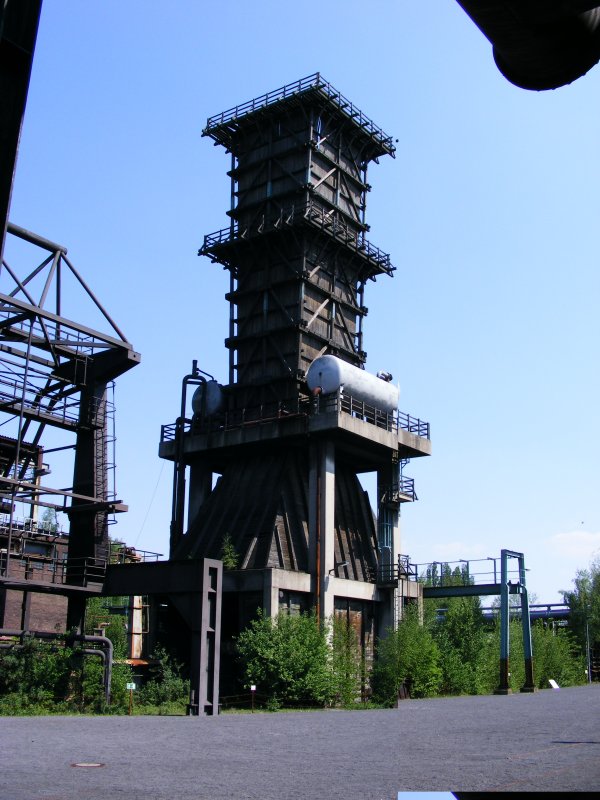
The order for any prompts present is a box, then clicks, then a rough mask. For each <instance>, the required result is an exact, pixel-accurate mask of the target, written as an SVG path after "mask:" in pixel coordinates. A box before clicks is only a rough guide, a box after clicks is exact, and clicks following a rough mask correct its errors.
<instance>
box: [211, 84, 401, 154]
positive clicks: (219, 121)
mask: <svg viewBox="0 0 600 800" xmlns="http://www.w3.org/2000/svg"><path fill="white" fill-rule="evenodd" d="M314 90H316V91H318V92H320V93H321V94H323V95H325V96H326V97H327V98H328V99H329V100H331V101H332V103H334V104H335V105H336V106H337V107H338V109H339V110H340V111H341V112H342V113H343V114H344V115H345V116H346V117H348V118H349V119H352V120H354V122H356V124H357V125H360V126H361V127H362V128H363V129H364V130H365V131H366V132H367V133H368V134H369V136H371V137H372V138H373V139H375V141H376V142H378V143H379V144H380V145H381V147H382V148H383V150H384V151H385V152H387V153H389V154H390V155H392V156H393V155H394V154H395V152H396V148H395V146H394V140H393V137H392V136H388V134H387V133H385V132H384V131H383V130H382V129H381V128H380V127H379V126H378V125H375V123H374V122H373V121H372V120H371V119H369V117H367V116H366V114H363V112H362V111H361V110H360V109H358V108H357V107H356V106H355V105H354V103H352V102H351V101H350V100H348V99H347V98H346V97H344V95H343V94H342V93H341V92H338V90H337V89H336V88H335V87H333V86H332V85H331V84H330V83H329V82H328V81H326V80H324V79H323V78H322V77H321V74H320V73H319V72H315V73H313V74H312V75H307V76H306V77H305V78H300V79H299V80H297V81H294V82H293V83H288V84H286V85H285V86H281V87H280V88H279V89H274V90H273V91H272V92H267V93H266V94H261V95H259V96H258V97H255V98H254V99H252V100H248V101H246V102H245V103H240V104H239V105H237V106H234V107H233V108H229V109H227V111H222V112H221V113H220V114H214V115H213V116H212V117H209V118H208V120H207V122H206V127H205V128H204V130H203V131H202V135H203V136H211V135H212V134H211V132H212V131H214V130H215V129H216V128H219V127H220V126H222V125H227V124H229V123H231V122H234V121H237V120H238V119H240V118H241V117H245V116H247V115H248V114H252V113H254V112H255V111H259V110H260V109H263V108H267V107H268V106H270V105H273V103H278V102H279V101H280V100H286V99H287V98H288V97H292V96H294V95H299V94H302V93H304V92H310V91H314ZM213 138H215V137H213Z"/></svg>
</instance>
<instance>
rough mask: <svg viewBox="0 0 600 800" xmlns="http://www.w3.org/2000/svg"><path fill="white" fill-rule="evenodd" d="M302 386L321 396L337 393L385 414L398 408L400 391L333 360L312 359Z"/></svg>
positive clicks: (373, 376) (367, 373) (330, 357)
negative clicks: (306, 385) (348, 396)
mask: <svg viewBox="0 0 600 800" xmlns="http://www.w3.org/2000/svg"><path fill="white" fill-rule="evenodd" d="M306 382H307V384H308V388H309V389H310V390H311V391H313V392H314V391H315V390H319V389H320V390H321V392H322V393H323V394H333V393H334V392H338V391H341V392H343V393H344V394H345V395H350V396H351V397H354V398H355V399H356V400H361V401H362V402H365V403H367V404H368V405H370V406H374V407H375V408H378V409H380V410H381V411H386V412H387V413H388V414H391V413H393V412H394V411H396V409H397V408H398V398H399V395H400V390H399V389H398V387H397V386H394V384H392V383H388V382H387V381H384V380H383V379H382V378H378V377H377V376H376V375H372V374H371V373H370V372H365V370H364V369H359V368H358V367H355V366H353V365H352V364H348V363H347V362H346V361H342V360H341V359H340V358H337V356H319V358H315V360H314V361H313V363H312V364H311V365H310V367H309V368H308V372H307V373H306Z"/></svg>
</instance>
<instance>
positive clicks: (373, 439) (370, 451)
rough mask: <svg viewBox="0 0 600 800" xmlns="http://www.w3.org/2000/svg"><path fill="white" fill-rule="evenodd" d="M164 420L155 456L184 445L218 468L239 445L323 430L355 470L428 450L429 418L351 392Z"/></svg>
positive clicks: (288, 441)
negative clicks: (388, 455)
mask: <svg viewBox="0 0 600 800" xmlns="http://www.w3.org/2000/svg"><path fill="white" fill-rule="evenodd" d="M180 431H181V426H178V424H177V423H172V424H170V425H163V427H162V431H161V441H160V445H159V455H160V457H161V458H166V459H168V460H171V461H174V460H176V459H177V458H178V457H179V455H180V447H182V449H183V453H182V457H183V460H184V461H186V462H187V463H190V462H191V461H193V459H194V456H195V455H196V454H200V453H202V454H203V455H206V453H207V452H210V453H211V456H212V461H213V465H214V469H215V470H216V471H217V472H218V471H220V470H221V469H223V468H224V466H225V465H226V464H227V463H228V462H229V461H230V460H232V459H233V460H237V459H239V456H240V447H246V448H248V449H258V448H261V449H263V450H265V449H267V450H269V449H270V448H280V447H281V445H282V443H284V444H285V446H286V447H289V446H294V445H298V446H302V447H305V446H306V439H307V437H318V436H321V435H323V434H326V435H327V436H328V437H329V438H331V439H332V441H333V442H334V443H335V444H336V448H337V451H338V453H339V455H340V456H342V457H345V458H348V459H351V460H352V463H353V465H354V466H355V468H356V471H357V472H369V471H372V470H375V469H377V467H378V466H379V465H380V464H381V457H382V454H383V453H385V452H387V451H389V450H394V451H397V452H398V453H399V457H400V458H401V459H408V458H416V457H420V456H427V455H430V453H431V441H430V438H429V435H430V429H429V423H427V422H424V421H423V420H420V419H418V418H416V417H412V416H410V415H409V414H405V413H398V414H388V413H386V412H385V411H381V410H379V409H376V408H374V407H372V406H369V405H368V404H366V403H364V402H362V401H357V400H355V399H354V398H352V397H349V396H341V397H335V396H330V397H322V398H320V399H319V402H317V404H316V406H315V405H313V404H312V403H311V401H299V403H298V405H297V407H296V408H295V409H291V408H290V407H289V404H287V407H286V408H284V407H283V406H282V404H273V405H271V406H260V407H258V408H251V409H250V408H249V409H243V410H241V411H236V412H225V413H223V414H218V415H215V416H214V417H213V418H211V419H208V420H206V421H198V420H188V419H186V420H185V421H184V423H183V431H182V432H183V440H182V441H181V442H180V441H179V437H180Z"/></svg>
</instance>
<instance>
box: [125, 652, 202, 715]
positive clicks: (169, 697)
mask: <svg viewBox="0 0 600 800" xmlns="http://www.w3.org/2000/svg"><path fill="white" fill-rule="evenodd" d="M152 659H153V661H154V664H153V665H152V666H151V667H150V678H149V680H148V681H147V682H146V683H145V684H144V686H143V687H142V689H141V690H140V691H139V692H138V694H137V697H136V705H139V706H144V705H146V706H155V707H158V709H159V711H160V709H162V708H164V707H169V706H171V705H172V704H179V705H180V706H182V707H183V706H186V705H187V702H188V700H189V694H190V682H189V680H186V679H185V678H183V676H182V668H181V665H180V664H178V663H177V662H176V661H174V660H173V659H172V658H171V657H170V656H169V655H168V653H167V651H166V650H165V649H164V648H163V647H157V648H156V650H155V651H154V653H153V654H152Z"/></svg>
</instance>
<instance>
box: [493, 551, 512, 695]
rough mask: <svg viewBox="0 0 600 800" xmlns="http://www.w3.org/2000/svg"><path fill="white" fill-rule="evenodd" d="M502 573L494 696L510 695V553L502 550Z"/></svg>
mask: <svg viewBox="0 0 600 800" xmlns="http://www.w3.org/2000/svg"><path fill="white" fill-rule="evenodd" d="M500 558H501V572H500V682H499V684H498V688H497V689H496V691H495V692H494V694H510V691H511V689H510V682H509V674H508V671H509V645H510V642H509V636H510V626H509V621H510V620H509V605H508V553H507V551H506V550H502V551H501V554H500Z"/></svg>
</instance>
